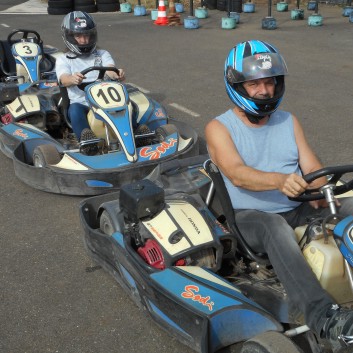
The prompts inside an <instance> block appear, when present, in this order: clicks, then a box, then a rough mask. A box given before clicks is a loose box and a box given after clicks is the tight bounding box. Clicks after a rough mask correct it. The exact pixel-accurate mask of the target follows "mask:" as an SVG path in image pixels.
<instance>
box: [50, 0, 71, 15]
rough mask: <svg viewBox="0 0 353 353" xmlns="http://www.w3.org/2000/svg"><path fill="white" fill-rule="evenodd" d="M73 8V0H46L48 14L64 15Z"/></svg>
mask: <svg viewBox="0 0 353 353" xmlns="http://www.w3.org/2000/svg"><path fill="white" fill-rule="evenodd" d="M73 9H74V0H48V14H49V15H66V14H68V13H69V12H71V11H73Z"/></svg>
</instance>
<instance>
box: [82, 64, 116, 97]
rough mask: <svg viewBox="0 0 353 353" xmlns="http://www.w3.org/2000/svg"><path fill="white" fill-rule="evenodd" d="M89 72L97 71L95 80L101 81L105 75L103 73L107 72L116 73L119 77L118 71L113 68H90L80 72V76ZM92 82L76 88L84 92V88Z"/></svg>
mask: <svg viewBox="0 0 353 353" xmlns="http://www.w3.org/2000/svg"><path fill="white" fill-rule="evenodd" d="M91 71H99V75H98V78H97V80H103V78H104V75H105V73H106V72H107V71H114V72H116V73H117V74H118V75H119V70H118V69H117V68H116V67H113V66H91V67H88V68H87V69H84V70H82V71H81V74H82V75H86V74H87V73H89V72H91ZM93 82H95V81H91V82H83V83H81V84H80V85H77V87H78V88H79V89H80V90H82V91H84V90H85V87H86V86H88V85H90V84H91V83H93Z"/></svg>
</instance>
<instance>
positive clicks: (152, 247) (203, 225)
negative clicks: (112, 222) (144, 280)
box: [120, 180, 223, 270]
mask: <svg viewBox="0 0 353 353" xmlns="http://www.w3.org/2000/svg"><path fill="white" fill-rule="evenodd" d="M120 208H121V209H122V211H123V213H124V218H125V223H126V225H127V226H128V227H130V229H131V228H132V227H131V224H134V225H135V226H134V231H133V232H129V234H130V235H131V237H132V238H133V241H134V243H135V247H136V248H137V252H138V253H139V255H140V256H141V257H142V258H143V259H144V261H145V262H146V263H148V264H149V265H150V266H151V267H154V268H157V269H164V268H166V267H169V266H203V267H207V268H209V269H212V270H216V269H218V268H219V267H220V262H221V257H222V256H221V254H222V249H223V248H222V245H221V242H220V236H221V235H222V234H217V233H220V232H221V231H220V228H219V225H218V223H217V221H216V219H215V218H214V217H213V216H212V214H211V213H210V211H209V210H208V209H207V207H206V206H205V204H204V202H203V200H202V199H201V197H200V196H199V195H192V196H191V195H188V194H185V193H175V194H172V195H168V196H167V197H165V195H164V190H163V189H162V188H160V187H158V186H157V185H156V184H154V183H153V182H151V181H150V180H142V181H139V182H138V183H134V184H129V185H126V186H123V187H122V188H121V192H120Z"/></svg>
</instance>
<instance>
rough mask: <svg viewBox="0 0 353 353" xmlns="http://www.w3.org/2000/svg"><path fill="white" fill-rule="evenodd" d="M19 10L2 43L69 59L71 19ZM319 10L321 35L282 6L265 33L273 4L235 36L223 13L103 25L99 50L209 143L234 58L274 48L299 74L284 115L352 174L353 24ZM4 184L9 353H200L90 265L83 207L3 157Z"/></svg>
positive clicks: (0, 275)
mask: <svg viewBox="0 0 353 353" xmlns="http://www.w3.org/2000/svg"><path fill="white" fill-rule="evenodd" d="M31 1H32V0H31ZM19 3H20V1H18V0H11V1H4V0H2V1H1V3H0V28H1V35H2V39H5V38H6V37H7V35H8V33H10V31H11V30H12V29H14V28H19V27H20V28H28V29H34V30H36V31H38V32H39V33H40V34H41V36H42V38H43V40H44V42H45V43H46V44H51V45H53V46H56V47H58V48H60V49H63V43H62V40H61V36H60V31H59V28H60V23H61V20H62V16H50V15H47V14H45V13H43V14H39V15H36V14H32V15H27V14H24V13H21V12H15V13H14V14H9V12H10V11H8V10H9V9H10V8H11V7H13V6H15V5H18V4H19ZM9 4H10V5H11V6H9ZM43 6H46V5H43ZM26 7H27V11H29V10H28V3H27V4H26ZM291 8H294V6H290V9H291ZM5 10H6V11H7V12H3V11H5ZM44 12H45V11H44ZM319 12H320V14H321V15H322V16H323V26H321V27H309V26H308V24H307V17H308V15H309V14H310V13H309V12H308V11H305V19H304V20H302V21H293V20H291V19H290V12H281V13H279V12H277V11H276V10H275V7H274V8H273V10H272V14H273V16H274V17H275V18H276V20H277V24H278V28H277V29H276V30H270V31H269V30H262V29H261V20H262V18H264V17H265V16H267V8H266V7H264V6H263V7H261V6H257V7H256V12H255V13H252V14H244V13H243V14H241V18H240V24H239V25H238V27H237V28H236V29H234V30H224V29H222V28H221V19H222V17H223V16H225V13H224V12H220V11H217V10H210V11H209V17H208V18H207V19H203V20H200V24H201V27H200V28H199V29H197V30H187V29H185V28H184V27H183V26H177V27H160V26H156V25H153V23H152V21H151V19H150V17H149V15H148V16H144V17H137V16H134V15H133V14H122V13H97V14H93V16H94V17H95V18H96V21H97V23H98V28H99V45H100V46H101V47H103V48H106V49H108V50H109V51H111V53H112V54H113V56H114V58H116V60H117V62H118V66H119V67H123V68H124V69H125V71H126V75H127V81H128V82H132V83H134V84H136V85H138V86H140V87H141V88H142V89H144V90H145V91H146V92H148V93H149V94H150V95H151V96H152V97H153V98H155V99H157V100H158V101H160V102H161V103H163V104H164V105H165V107H166V108H167V110H168V112H169V113H170V115H172V116H173V117H175V118H177V119H180V120H183V121H186V122H188V123H190V124H191V125H192V126H194V127H195V128H196V129H197V131H198V132H199V134H200V136H201V137H202V136H203V128H204V126H205V124H206V122H207V121H209V120H210V119H212V118H213V117H214V116H216V115H218V114H220V113H222V112H223V111H225V110H226V109H228V108H229V107H231V103H230V101H229V99H228V97H227V96H226V93H225V89H224V84H223V75H222V70H223V63H224V59H225V57H226V55H227V53H228V50H229V49H230V48H231V47H232V46H233V45H234V44H235V43H236V42H238V41H242V40H246V39H261V40H266V41H269V42H271V43H272V44H274V45H276V46H277V47H278V48H279V49H280V51H281V52H282V54H283V56H284V57H285V59H286V61H287V64H288V69H289V76H288V77H287V78H286V89H287V91H286V95H285V98H284V100H283V103H282V108H284V109H287V110H289V111H292V112H293V113H295V114H296V115H297V116H298V118H299V120H300V121H301V122H302V124H303V126H304V128H305V129H306V134H307V138H308V140H309V141H310V142H311V144H312V146H313V148H314V150H315V151H316V152H317V154H318V156H319V157H320V158H321V159H322V161H323V162H324V164H326V165H336V164H348V163H352V160H353V158H352V138H351V130H352V126H353V119H352V106H353V99H352V98H353V93H352V84H351V82H352V78H351V76H352V72H353V61H352V57H353V50H352V47H353V45H352V44H353V24H352V23H349V21H348V18H347V17H343V16H342V15H341V13H342V8H340V7H338V6H331V5H320V8H319ZM187 15H188V13H185V14H183V15H182V18H183V17H184V16H187ZM201 149H202V151H205V146H204V143H202V144H201ZM0 178H1V181H2V183H1V188H0V214H1V222H0V269H1V270H0V318H1V319H0V353H56V352H58V353H118V352H119V353H120V352H126V353H134V352H144V353H155V352H159V353H162V352H163V353H180V352H181V351H182V352H184V353H191V352H193V351H192V349H190V348H187V347H184V346H183V345H182V344H180V343H178V342H177V341H176V340H175V339H173V338H171V337H170V336H169V335H168V334H166V333H165V332H164V331H163V330H161V329H160V328H159V327H158V326H156V325H155V324H154V323H153V322H152V321H151V320H150V319H149V318H148V317H147V316H146V313H144V312H143V311H140V310H139V309H137V308H136V307H135V305H134V304H133V303H132V301H131V300H130V299H129V297H128V296H127V295H126V294H125V292H124V291H123V290H122V289H121V288H120V287H119V286H118V285H117V284H116V282H115V281H114V279H113V278H112V277H110V276H109V275H108V274H106V273H105V272H104V271H103V270H102V269H100V268H99V267H97V266H96V264H95V263H93V262H92V261H91V260H90V259H89V258H88V257H87V255H86V253H85V250H84V247H83V241H82V230H81V227H80V223H79V218H78V205H79V203H80V201H81V200H82V199H83V198H82V197H72V196H63V195H54V194H49V193H45V192H41V191H38V190H34V189H31V188H30V187H28V186H27V185H25V184H23V183H22V182H20V181H19V180H18V179H17V178H16V177H15V175H14V171H13V166H12V162H11V160H9V159H8V158H6V157H5V156H3V155H0Z"/></svg>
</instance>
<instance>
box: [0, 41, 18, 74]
mask: <svg viewBox="0 0 353 353" xmlns="http://www.w3.org/2000/svg"><path fill="white" fill-rule="evenodd" d="M14 75H16V62H15V59H14V57H13V55H12V53H11V46H10V44H9V43H8V42H7V40H1V41H0V77H1V78H2V77H5V76H14Z"/></svg>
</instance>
